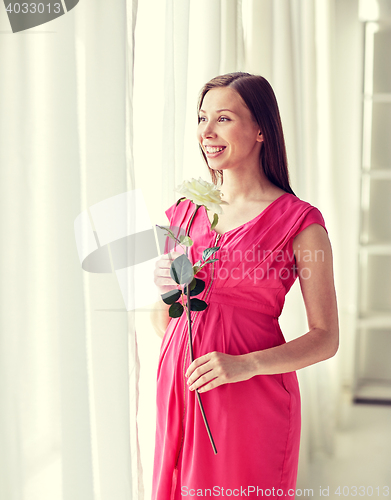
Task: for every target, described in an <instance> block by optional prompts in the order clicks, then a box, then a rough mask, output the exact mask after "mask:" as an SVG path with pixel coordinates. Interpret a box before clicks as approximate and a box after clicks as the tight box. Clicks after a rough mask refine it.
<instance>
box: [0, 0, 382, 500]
mask: <svg viewBox="0 0 391 500" xmlns="http://www.w3.org/2000/svg"><path fill="white" fill-rule="evenodd" d="M49 3H50V4H51V2H49ZM69 3H72V2H65V3H64V2H63V1H62V0H61V4H62V6H63V15H60V16H59V17H57V18H56V19H53V20H51V21H50V22H48V23H45V24H37V25H36V26H33V27H31V28H29V29H25V30H22V31H18V32H15V33H13V32H12V29H11V25H10V22H9V19H8V15H7V10H8V6H9V4H11V6H12V8H13V9H14V10H15V9H17V6H16V4H17V2H15V1H12V2H7V1H5V2H4V7H3V6H2V5H1V6H0V172H1V176H2V177H1V183H0V207H1V211H0V228H1V235H2V244H1V246H0V253H1V259H0V276H1V278H2V279H1V288H0V294H1V301H0V307H1V314H0V322H1V328H0V499H1V500H3V499H4V500H68V499H69V500H79V499H80V500H113V499H116V500H117V499H118V500H119V499H121V500H122V499H123V500H125V499H140V500H142V499H146V500H147V499H149V498H150V497H151V479H152V466H153V452H154V437H155V436H154V434H155V389H156V370H157V362H158V356H159V349H160V344H161V340H160V339H159V337H158V336H157V335H156V334H155V333H154V331H153V329H152V326H151V323H150V318H149V313H150V307H149V304H148V303H145V304H144V305H143V307H138V308H137V309H135V310H134V309H131V308H129V307H126V304H125V302H124V295H123V293H122V291H123V290H121V288H120V286H119V281H118V273H116V269H115V266H113V257H112V252H113V248H112V247H111V245H110V243H109V244H106V245H104V244H103V242H102V239H99V238H98V235H100V234H101V233H100V231H101V227H100V226H99V225H98V219H94V213H96V212H94V209H96V207H97V206H98V205H99V204H101V203H102V202H104V201H105V200H114V199H118V198H115V197H118V196H119V195H121V194H123V193H127V192H131V191H133V190H141V192H142V195H143V198H144V201H145V205H146V211H147V212H148V217H149V219H150V223H151V227H152V226H154V225H155V224H159V225H165V224H167V218H166V216H165V214H164V211H165V210H166V209H167V208H168V207H169V206H171V205H172V204H173V203H174V202H175V201H176V200H177V199H178V198H179V195H178V193H176V192H175V187H176V186H178V185H179V184H180V183H181V182H182V181H183V180H184V179H189V178H191V177H195V178H198V177H199V176H201V177H203V178H204V179H205V180H208V181H209V180H210V178H209V173H208V171H207V168H206V167H205V165H204V163H203V161H202V158H201V156H200V154H199V151H198V145H197V141H196V136H195V133H196V126H197V114H196V105H197V97H198V92H199V91H200V89H201V87H202V86H203V84H204V83H205V82H206V81H208V80H209V79H211V78H212V77H214V76H216V75H218V74H222V73H227V72H231V71H247V72H250V73H255V74H261V75H262V76H264V77H265V78H267V79H268V80H269V82H270V83H271V85H272V87H273V89H274V91H275V93H276V97H277V100H278V103H279V107H280V113H281V117H282V122H283V127H284V134H285V139H286V145H287V153H288V163H289V170H290V177H291V185H292V188H293V190H294V192H295V193H296V194H297V196H299V198H301V199H303V200H305V201H308V202H309V203H311V204H313V205H314V206H316V207H317V208H319V210H320V211H321V212H322V214H323V217H324V219H325V222H326V227H327V228H328V232H329V238H330V241H331V244H332V248H333V256H334V274H335V284H336V291H337V298H338V306H339V318H340V349H339V351H338V354H337V355H336V356H335V357H333V358H331V359H329V360H327V361H324V362H322V363H319V364H317V365H314V366H310V367H307V368H305V369H303V370H300V371H298V377H299V383H300V388H301V393H302V440H301V450H300V463H299V476H298V483H297V488H298V489H300V491H301V494H300V493H298V496H312V497H313V498H320V497H321V496H329V497H330V498H340V497H341V496H350V495H351V496H361V497H365V498H366V497H371V496H378V497H379V496H387V495H388V494H389V487H391V453H390V451H389V450H390V449H391V406H390V404H391V368H390V367H391V363H390V357H391V140H390V138H391V136H390V130H391V59H390V47H391V2H390V1H389V0H360V1H359V0H138V1H137V0H127V1H125V0H124V1H122V2H109V1H108V0H80V2H73V4H75V5H74V6H73V8H70V7H69ZM20 5H21V4H20ZM40 5H41V4H40ZM42 5H43V4H42ZM53 6H54V3H53ZM67 9H68V11H67ZM100 206H102V205H100ZM136 212H137V210H136ZM81 214H82V216H81ZM83 214H84V215H83ZM80 217H81V218H82V219H83V220H84V221H87V222H86V223H87V224H90V226H91V235H92V236H91V237H92V239H93V243H94V245H96V248H97V249H98V250H99V249H100V248H102V251H104V252H106V253H105V256H106V258H107V263H108V269H106V270H104V271H103V270H101V271H99V272H96V271H95V272H91V269H90V270H88V269H86V268H85V267H84V268H83V267H82V264H81V260H82V259H81V258H80V257H79V255H80V254H79V253H78V250H79V248H78V247H77V245H76V241H75V228H74V223H75V220H81V219H80ZM83 217H84V218H83ZM110 217H111V219H110ZM113 218H115V214H114V215H112V214H109V215H107V217H106V219H107V220H108V221H109V224H110V223H111V222H112V223H113V224H114V219H113ZM107 220H106V222H107ZM152 278H153V277H152V276H151V275H150V274H148V275H145V282H146V283H149V284H150V283H151V281H152ZM140 286H141V285H140V283H138V282H137V281H136V280H129V283H128V291H130V294H133V295H135V296H137V293H138V290H140ZM152 299H153V300H155V299H156V296H155V295H154V293H151V301H152ZM280 324H281V328H282V331H283V332H284V335H285V338H286V340H287V341H289V340H291V339H293V338H296V337H298V336H299V335H302V334H304V333H306V332H307V326H308V325H307V321H306V315H305V308H304V304H303V300H302V297H301V293H300V286H299V283H298V281H297V282H296V283H295V285H294V286H293V287H292V289H291V291H290V292H289V294H288V295H287V298H286V304H285V308H284V311H283V313H282V316H281V317H280ZM354 488H357V489H356V490H355V489H354ZM360 488H361V489H360ZM387 488H388V489H387ZM310 489H312V494H311V493H310V492H307V493H305V491H304V490H310Z"/></svg>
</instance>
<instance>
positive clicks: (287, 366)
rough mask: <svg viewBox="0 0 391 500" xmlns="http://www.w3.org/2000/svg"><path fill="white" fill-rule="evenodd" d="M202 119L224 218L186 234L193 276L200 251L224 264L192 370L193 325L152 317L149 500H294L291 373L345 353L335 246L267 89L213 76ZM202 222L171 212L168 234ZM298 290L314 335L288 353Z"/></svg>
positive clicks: (158, 312) (295, 426)
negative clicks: (287, 324) (155, 358)
mask: <svg viewBox="0 0 391 500" xmlns="http://www.w3.org/2000/svg"><path fill="white" fill-rule="evenodd" d="M198 113H199V115H198V132H197V137H198V141H199V145H200V148H201V151H202V154H203V157H204V159H205V161H206V164H207V167H208V169H209V172H210V174H211V178H212V181H213V183H214V184H216V185H217V183H218V182H219V181H220V183H221V187H220V189H221V192H222V196H223V200H224V201H225V202H227V203H228V204H227V205H223V210H224V213H223V214H221V215H220V216H219V220H218V224H217V225H216V226H215V228H214V229H213V230H212V229H211V223H212V217H213V214H212V215H210V214H209V213H208V211H206V209H205V207H204V206H201V207H200V208H199V209H198V211H197V213H196V215H195V217H194V219H193V222H192V224H191V228H190V238H191V239H192V240H193V242H194V244H193V245H192V246H191V247H190V248H189V255H188V257H189V259H190V261H191V262H192V263H193V264H194V263H195V262H197V261H198V260H199V259H201V256H202V250H203V249H205V248H208V247H213V246H218V247H220V248H219V250H218V251H217V252H216V253H215V254H214V255H213V257H214V258H217V259H219V260H218V261H216V262H213V263H212V264H209V265H208V266H205V267H204V268H203V271H204V275H203V276H199V277H200V278H201V279H203V280H204V281H205V289H204V291H203V292H202V293H201V294H200V295H198V297H197V298H199V299H202V300H205V302H207V304H208V307H207V308H206V309H205V310H204V311H202V312H195V311H192V312H191V317H192V324H193V328H192V330H193V346H194V347H193V350H194V361H193V362H191V360H190V354H189V349H188V326H187V318H186V314H182V316H180V317H179V318H170V317H169V315H168V308H169V306H168V305H166V304H165V303H164V302H163V301H160V302H159V303H156V305H155V307H154V310H153V313H152V321H153V325H154V327H155V329H156V332H157V333H158V335H160V336H161V337H162V345H161V351H160V358H159V366H158V374H157V427H156V444H155V461H154V472H153V496H152V498H153V500H179V499H181V498H184V497H187V496H196V497H203V498H215V497H216V496H240V497H254V498H256V497H260V496H274V497H276V496H287V497H288V498H294V495H295V492H294V490H295V487H296V478H297V467H298V456H299V444H300V422H301V419H300V392H299V386H298V381H297V376H296V370H299V369H301V368H304V367H306V366H309V365H312V364H314V363H318V362H320V361H322V360H325V359H328V358H330V357H332V356H334V355H335V353H336V352H337V350H338V343H339V328H338V312H337V302H336V295H335V289H334V279H333V263H332V250H331V245H330V241H329V238H328V233H327V229H326V227H325V222H324V219H323V217H322V214H321V213H320V211H319V210H318V209H317V208H316V207H314V206H312V205H310V204H309V203H307V202H305V201H303V200H300V199H299V198H298V197H297V196H296V195H295V194H294V193H293V191H292V189H291V187H290V185H289V175H288V167H287V159H286V152H285V142H284V136H283V131H282V125H281V120H280V114H279V110H278V105H277V101H276V98H275V95H274V92H273V90H272V88H271V86H270V84H269V83H268V82H267V80H265V79H264V78H263V77H261V76H255V75H249V74H247V73H231V74H228V75H222V76H218V77H216V78H214V79H213V80H211V81H210V82H208V83H207V84H206V85H205V86H204V88H203V89H202V91H201V94H200V99H199V105H198ZM195 208H196V205H195V204H194V203H193V202H192V201H190V200H188V199H186V200H184V201H181V202H180V203H179V204H178V205H176V203H174V204H173V205H172V206H171V207H170V208H168V209H167V210H166V215H167V217H168V220H169V223H170V226H171V228H172V230H173V231H175V230H176V231H178V228H180V229H182V233H183V231H186V230H187V228H188V227H189V223H190V219H191V217H192V215H193V213H194V211H195ZM169 250H170V248H169V246H168V244H167V245H166V249H165V253H167V252H169ZM180 253H183V252H179V250H178V248H176V249H174V250H173V251H172V252H171V253H169V254H168V255H164V256H163V257H162V258H161V259H160V260H159V261H158V262H157V265H156V270H155V284H156V286H157V287H158V288H159V291H160V293H161V294H163V293H165V292H167V291H169V290H172V289H173V288H176V283H175V282H174V281H173V280H172V279H171V277H170V265H171V262H172V260H173V259H174V258H176V257H177V256H178V255H180ZM297 277H299V281H300V287H301V291H302V295H303V300H304V304H305V308H306V313H307V319H308V328H309V331H308V332H307V333H304V332H303V334H302V335H301V336H299V337H297V338H296V339H294V340H292V341H290V342H286V341H285V338H284V335H283V333H282V331H281V329H280V326H279V322H278V318H279V316H280V314H281V312H282V308H283V305H284V301H285V295H286V294H287V293H288V291H289V289H290V288H291V286H292V285H293V283H294V281H295V279H296V278H297ZM195 389H198V391H199V393H201V397H202V402H203V406H204V409H205V413H206V416H207V418H208V423H209V426H210V429H211V432H212V434H213V439H214V441H215V443H216V447H217V450H218V453H217V455H215V454H214V453H213V450H212V447H211V443H210V441H209V437H208V434H207V431H206V428H205V424H204V421H203V419H202V415H201V412H200V409H199V407H198V403H197V398H196V394H195ZM261 492H262V493H261Z"/></svg>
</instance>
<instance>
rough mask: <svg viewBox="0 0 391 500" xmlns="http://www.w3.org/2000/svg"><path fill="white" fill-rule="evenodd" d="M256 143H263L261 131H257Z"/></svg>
mask: <svg viewBox="0 0 391 500" xmlns="http://www.w3.org/2000/svg"><path fill="white" fill-rule="evenodd" d="M257 142H263V135H262V132H261V131H259V134H258V135H257Z"/></svg>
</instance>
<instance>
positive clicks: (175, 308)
mask: <svg viewBox="0 0 391 500" xmlns="http://www.w3.org/2000/svg"><path fill="white" fill-rule="evenodd" d="M182 313H183V305H182V304H180V303H179V302H174V304H172V306H170V308H169V310H168V315H169V316H170V318H179V317H180V316H182Z"/></svg>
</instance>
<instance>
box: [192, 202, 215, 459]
mask: <svg viewBox="0 0 391 500" xmlns="http://www.w3.org/2000/svg"><path fill="white" fill-rule="evenodd" d="M200 206H201V205H197V208H196V209H195V211H194V213H193V215H192V217H191V219H190V223H189V226H188V228H187V231H186V236H189V233H190V228H191V225H192V222H193V219H194V216H195V214H196V213H197V210H198V209H199V208H200ZM188 250H189V247H188V246H186V257H187V256H188ZM186 295H187V307H186V309H187V324H188V330H189V348H190V359H191V362H193V361H194V354H193V340H192V335H191V315H190V283H188V284H187V288H186ZM196 395H197V400H198V404H199V407H200V410H201V414H202V418H203V419H204V423H205V426H206V430H207V432H208V436H209V439H210V442H211V444H212V448H213V451H214V454H215V455H217V449H216V445H215V443H214V441H213V436H212V433H211V431H210V428H209V424H208V420H207V418H206V415H205V410H204V407H203V405H202V401H201V396H200V394H199V392H198V389H196Z"/></svg>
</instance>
